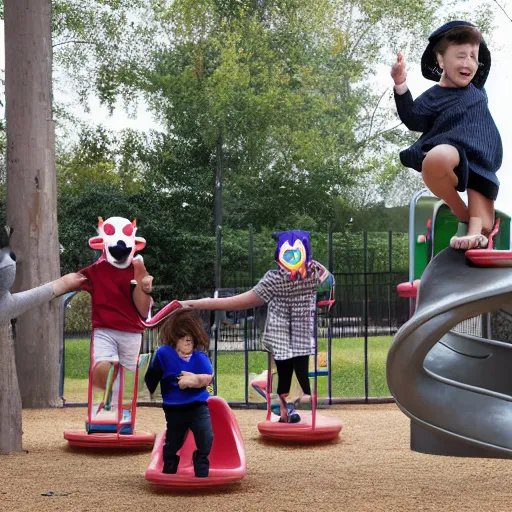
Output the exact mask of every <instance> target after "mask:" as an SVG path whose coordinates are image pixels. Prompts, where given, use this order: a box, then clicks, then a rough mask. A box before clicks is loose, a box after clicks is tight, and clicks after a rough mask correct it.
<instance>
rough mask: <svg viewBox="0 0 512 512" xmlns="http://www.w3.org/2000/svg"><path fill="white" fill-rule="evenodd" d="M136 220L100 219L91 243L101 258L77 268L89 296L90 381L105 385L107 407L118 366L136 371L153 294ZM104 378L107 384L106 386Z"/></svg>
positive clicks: (99, 386)
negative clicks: (96, 232)
mask: <svg viewBox="0 0 512 512" xmlns="http://www.w3.org/2000/svg"><path fill="white" fill-rule="evenodd" d="M136 231H137V226H136V222H135V221H132V222H130V221H129V220H128V219H125V218H122V217H110V218H109V219H107V220H106V221H103V219H102V218H101V217H99V219H98V236H96V237H93V238H91V239H90V240H89V246H90V247H92V248H93V249H98V250H101V251H102V255H101V257H100V258H99V259H98V261H96V262H95V263H93V264H92V265H90V266H89V267H87V268H85V269H83V270H81V271H80V273H81V274H82V275H84V276H85V277H86V278H87V281H86V282H85V283H84V285H83V286H82V289H83V290H85V291H87V292H89V293H90V295H91V299H92V327H93V336H92V337H93V353H92V360H91V364H92V365H93V374H92V382H93V386H94V387H97V388H100V389H102V390H105V396H104V398H103V401H102V405H100V408H101V407H103V408H105V410H108V409H109V407H110V400H111V395H112V386H113V383H114V382H115V380H116V377H117V374H118V372H119V365H122V366H124V367H125V368H127V369H128V370H130V371H132V372H135V370H136V369H137V364H138V359H139V351H140V346H141V342H142V333H143V332H144V324H143V323H142V320H143V319H145V318H147V316H148V314H149V311H150V308H151V304H152V299H151V297H150V295H149V293H150V292H151V289H152V281H153V277H152V276H150V275H149V274H148V272H147V270H146V268H145V267H144V263H143V260H142V258H141V257H140V256H135V253H136V252H137V251H140V250H142V249H143V248H144V247H145V245H146V241H145V240H144V238H141V237H137V236H135V234H136ZM107 382H108V385H107Z"/></svg>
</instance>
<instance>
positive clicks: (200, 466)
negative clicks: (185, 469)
mask: <svg viewBox="0 0 512 512" xmlns="http://www.w3.org/2000/svg"><path fill="white" fill-rule="evenodd" d="M198 453H199V452H198V451H197V450H196V451H195V452H194V453H193V454H192V463H193V464H194V475H195V476H196V477H197V478H207V477H208V473H209V472H210V461H209V460H208V457H201V460H200V461H198V457H199V455H198Z"/></svg>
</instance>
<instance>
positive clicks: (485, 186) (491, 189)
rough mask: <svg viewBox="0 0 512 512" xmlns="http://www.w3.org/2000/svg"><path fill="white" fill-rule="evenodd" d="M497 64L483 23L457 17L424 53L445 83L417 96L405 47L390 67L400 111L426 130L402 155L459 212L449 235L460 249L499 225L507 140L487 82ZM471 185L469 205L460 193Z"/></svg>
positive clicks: (480, 243)
mask: <svg viewBox="0 0 512 512" xmlns="http://www.w3.org/2000/svg"><path fill="white" fill-rule="evenodd" d="M490 68H491V54H490V52H489V49H488V48H487V45H486V44H485V41H484V40H483V38H482V34H481V33H480V31H479V30H478V29H477V28H476V27H475V26H474V25H472V24H471V23H467V22H465V21H451V22H449V23H446V24H445V25H443V26H442V27H440V28H438V29H437V30H436V31H435V32H433V33H432V34H431V35H430V37H429V44H428V46H427V48H426V50H425V52H424V53H423V57H422V59H421V71H422V73H423V76H424V77H425V78H427V79H429V80H434V81H436V82H439V85H435V86H433V87H431V88H430V89H428V90H427V91H426V92H424V93H423V94H422V95H421V96H419V97H418V98H417V99H416V100H414V101H413V98H412V96H411V93H410V91H409V88H408V86H407V82H406V78H407V73H406V70H405V63H404V58H403V56H402V54H401V53H399V54H398V58H397V61H396V63H395V64H394V65H393V67H392V70H391V77H392V78H393V80H394V82H395V88H394V91H395V102H396V106H397V110H398V115H399V117H400V119H401V120H402V122H403V123H404V124H405V126H407V128H409V129H410V130H413V131H417V132H422V134H423V135H422V136H421V137H420V138H419V139H418V140H417V141H416V142H415V143H414V144H413V145H412V146H411V147H410V148H408V149H406V150H404V151H402V152H401V153H400V160H401V161H402V164H403V165H404V166H406V167H410V168H412V169H415V170H417V171H419V172H421V174H422V177H423V181H424V182H425V185H426V186H427V187H428V188H429V189H430V190H431V191H432V193H433V194H435V195H436V196H437V197H439V198H441V199H442V200H443V201H444V202H445V203H446V204H447V205H448V206H449V207H450V208H451V210H452V212H453V214H454V215H455V216H456V217H457V218H458V219H459V221H460V223H459V230H458V232H457V234H456V235H455V236H453V237H452V239H451V241H450V246H451V247H453V248H455V249H463V250H467V249H476V248H485V247H487V245H488V238H487V237H488V236H489V233H490V232H491V230H492V228H493V225H494V201H495V200H496V197H497V195H498V189H499V180H498V178H497V177H496V172H497V171H498V169H499V168H500V166H501V163H502V158H503V148H502V143H501V138H500V134H499V132H498V129H497V128H496V125H495V123H494V120H493V118H492V116H491V113H490V112H489V108H488V106H487V96H486V94H485V92H484V89H483V87H484V84H485V81H486V80H487V76H488V74H489V70H490ZM466 190H467V194H468V204H467V206H466V204H465V203H464V201H463V200H462V198H461V197H460V196H459V194H458V192H464V191H466Z"/></svg>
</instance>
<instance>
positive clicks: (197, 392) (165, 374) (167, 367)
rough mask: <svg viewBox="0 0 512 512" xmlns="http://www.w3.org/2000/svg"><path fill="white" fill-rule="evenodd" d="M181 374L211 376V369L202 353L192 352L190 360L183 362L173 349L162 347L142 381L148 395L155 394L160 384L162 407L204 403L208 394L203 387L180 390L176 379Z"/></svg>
mask: <svg viewBox="0 0 512 512" xmlns="http://www.w3.org/2000/svg"><path fill="white" fill-rule="evenodd" d="M181 372H190V373H195V374H205V373H206V374H208V375H212V374H213V368H212V364H211V363H210V360H209V359H208V356H207V355H206V354H205V353H204V352H199V351H198V350H194V352H192V355H191V356H190V359H189V360H188V361H185V360H184V359H182V358H181V357H180V356H179V355H178V353H177V352H176V350H175V349H174V348H173V347H171V346H169V345H162V346H161V347H159V348H158V350H157V351H156V352H155V355H154V357H153V360H152V361H151V365H150V366H149V368H148V371H147V373H146V376H145V378H144V380H145V382H146V385H147V387H148V389H149V392H150V393H154V392H155V389H156V387H157V386H158V383H159V382H160V389H161V390H162V399H163V403H164V405H186V404H190V403H193V402H206V401H207V400H208V397H209V396H210V394H209V393H208V391H207V390H206V388H205V387H203V388H186V389H180V387H179V385H178V377H179V375H180V374H181Z"/></svg>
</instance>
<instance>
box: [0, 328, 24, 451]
mask: <svg viewBox="0 0 512 512" xmlns="http://www.w3.org/2000/svg"><path fill="white" fill-rule="evenodd" d="M0 364H1V365H2V371H1V372H0V454H4V453H11V452H20V451H21V434H22V432H21V396H20V389H19V387H18V377H17V376H16V362H15V359H14V345H13V340H12V336H11V326H10V322H9V321H7V322H0Z"/></svg>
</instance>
